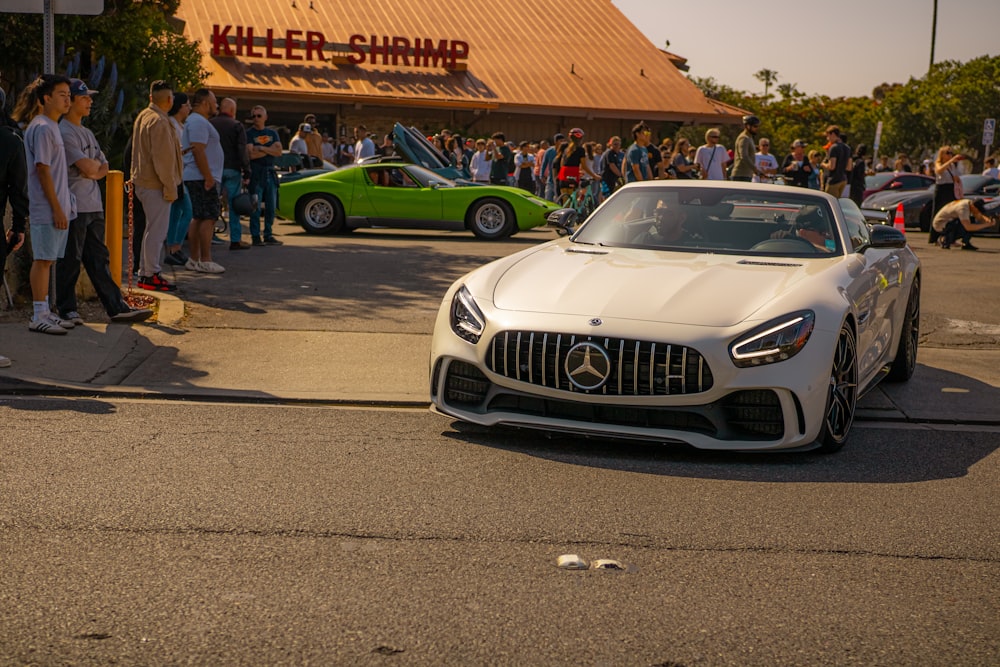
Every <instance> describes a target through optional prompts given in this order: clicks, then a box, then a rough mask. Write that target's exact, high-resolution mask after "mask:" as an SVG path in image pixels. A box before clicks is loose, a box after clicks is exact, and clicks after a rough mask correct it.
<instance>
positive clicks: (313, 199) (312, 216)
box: [295, 193, 344, 234]
mask: <svg viewBox="0 0 1000 667" xmlns="http://www.w3.org/2000/svg"><path fill="white" fill-rule="evenodd" d="M295 219H296V220H297V221H298V223H299V224H300V225H302V228H303V229H304V230H306V231H307V232H309V233H310V234H336V233H337V232H340V231H342V230H343V228H344V207H343V205H342V204H341V203H340V200H338V199H337V198H336V197H334V196H332V195H327V194H320V193H317V194H309V195H305V196H304V197H302V198H301V199H299V201H298V202H297V203H296V206H295Z"/></svg>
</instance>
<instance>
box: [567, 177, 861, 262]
mask: <svg viewBox="0 0 1000 667" xmlns="http://www.w3.org/2000/svg"><path fill="white" fill-rule="evenodd" d="M772 187H773V186H762V187H761V188H758V189H755V190H749V189H735V188H734V189H732V190H729V189H725V188H706V187H687V186H683V187H678V186H670V185H664V186H661V187H625V188H622V189H621V190H619V191H618V192H616V193H615V194H614V196H612V197H611V198H610V199H609V200H608V201H607V202H606V203H605V204H604V205H603V206H601V207H600V208H599V209H598V210H597V211H595V212H594V214H593V215H591V217H590V218H589V219H588V220H587V223H586V224H585V225H583V226H582V227H581V228H580V230H579V231H578V232H577V233H576V234H575V235H574V236H573V239H572V240H573V241H574V242H578V243H587V244H597V245H604V246H622V247H637V248H649V249H654V250H676V251H685V252H713V253H730V254H747V255H763V256H768V257H775V256H779V257H781V256H790V257H803V256H810V255H814V256H832V255H835V254H842V253H843V250H842V248H843V245H842V243H841V239H840V234H839V232H838V229H839V227H838V225H837V222H836V220H835V218H834V214H833V211H832V209H831V207H830V206H829V203H828V201H827V200H826V199H824V198H822V197H817V196H815V195H810V194H808V193H803V194H801V195H799V194H797V193H796V194H792V193H787V192H785V191H779V190H777V189H771V188H772Z"/></svg>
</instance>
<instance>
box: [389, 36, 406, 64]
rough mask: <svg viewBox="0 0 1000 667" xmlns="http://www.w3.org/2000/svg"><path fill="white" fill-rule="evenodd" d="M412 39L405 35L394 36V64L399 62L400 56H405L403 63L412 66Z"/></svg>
mask: <svg viewBox="0 0 1000 667" xmlns="http://www.w3.org/2000/svg"><path fill="white" fill-rule="evenodd" d="M409 52H410V40H408V39H406V38H405V37H393V38H392V64H393V65H398V64H399V57H400V56H402V57H403V65H405V66H406V67H409V66H410V53H409Z"/></svg>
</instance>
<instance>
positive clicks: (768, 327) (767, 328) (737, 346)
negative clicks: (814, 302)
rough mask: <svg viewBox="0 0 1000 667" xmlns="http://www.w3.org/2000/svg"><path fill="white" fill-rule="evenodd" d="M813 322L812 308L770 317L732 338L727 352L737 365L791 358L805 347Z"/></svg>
mask: <svg viewBox="0 0 1000 667" xmlns="http://www.w3.org/2000/svg"><path fill="white" fill-rule="evenodd" d="M815 323H816V314H815V313H814V312H812V311H811V310H803V311H801V312H798V313H791V314H789V315H785V316H784V317H779V318H776V319H773V320H771V321H770V322H767V323H765V324H762V325H761V326H759V327H757V328H755V329H753V330H751V331H749V332H747V333H745V334H744V335H742V336H740V337H739V338H737V339H736V340H735V341H733V343H732V344H731V345H730V346H729V356H730V357H731V358H732V360H733V363H734V364H736V365H737V366H738V367H739V368H749V367H752V366H763V365H765V364H773V363H776V362H779V361H784V360H786V359H791V358H792V357H794V356H795V355H796V354H798V353H799V351H800V350H802V348H803V347H805V344H806V341H808V340H809V336H810V335H811V334H812V330H813V327H814V326H815Z"/></svg>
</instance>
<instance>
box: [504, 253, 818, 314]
mask: <svg viewBox="0 0 1000 667" xmlns="http://www.w3.org/2000/svg"><path fill="white" fill-rule="evenodd" d="M753 261H755V260H753V259H752V258H748V257H746V256H737V255H714V254H713V255H706V254H696V253H682V252H676V253H671V252H661V251H654V250H636V249H631V248H599V249H597V248H594V247H593V246H580V245H577V244H573V243H569V242H567V244H555V245H552V246H549V247H547V248H543V249H541V250H539V251H538V252H535V253H531V254H528V255H525V256H524V257H523V258H522V259H521V260H520V261H518V262H517V263H516V264H514V265H513V266H511V267H510V269H509V270H507V271H506V272H505V273H504V274H503V275H502V276H501V277H500V278H499V280H498V281H497V284H496V286H495V288H494V293H493V304H494V306H496V307H497V308H499V309H501V310H511V311H523V312H537V313H554V314H562V315H579V316H582V317H604V318H620V319H632V320H644V321H654V322H664V323H672V324H692V325H702V326H712V327H728V326H733V325H736V324H739V323H740V322H743V321H744V320H746V319H748V318H750V317H751V316H752V315H753V314H754V313H755V312H757V311H758V310H760V308H761V307H763V306H764V305H766V304H767V303H769V302H771V301H772V300H774V299H776V298H777V297H779V296H780V295H781V294H783V293H785V292H787V291H789V290H791V289H793V288H794V287H796V286H797V285H799V284H800V283H802V281H803V280H807V279H808V278H809V277H810V276H811V275H813V274H815V273H817V272H819V271H822V270H823V268H824V267H826V266H829V263H828V262H827V261H826V260H809V259H800V258H795V259H779V258H773V257H772V258H760V261H761V262H768V263H770V264H777V263H780V264H782V266H768V265H763V264H751V263H749V262H753Z"/></svg>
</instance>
